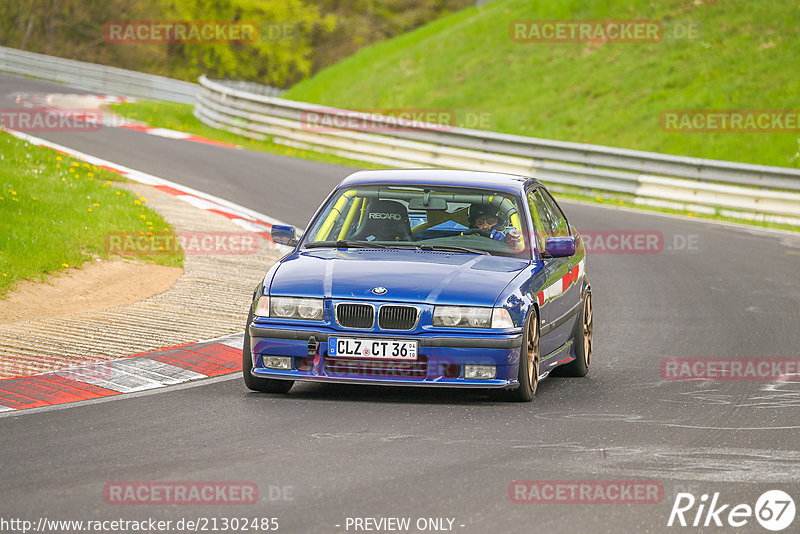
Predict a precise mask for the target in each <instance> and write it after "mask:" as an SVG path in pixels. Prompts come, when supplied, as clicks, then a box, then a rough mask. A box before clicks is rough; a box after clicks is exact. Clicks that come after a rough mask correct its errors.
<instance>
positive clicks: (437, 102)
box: [285, 0, 800, 167]
mask: <svg viewBox="0 0 800 534" xmlns="http://www.w3.org/2000/svg"><path fill="white" fill-rule="evenodd" d="M591 4H593V5H591V6H588V7H587V6H585V5H584V2H583V1H581V0H563V1H559V2H536V3H535V4H534V3H533V2H530V1H529V0H500V1H496V2H493V3H489V4H487V5H485V6H483V7H481V8H474V7H473V8H469V9H466V10H464V11H461V12H459V13H456V14H453V15H451V16H448V17H446V18H443V19H440V20H437V21H435V22H433V23H430V24H428V25H426V26H424V27H422V28H420V29H418V30H416V31H414V32H411V33H408V34H405V35H403V36H400V37H398V38H395V39H392V40H389V41H386V42H382V43H379V44H377V45H374V46H371V47H368V48H365V49H363V50H361V51H360V52H358V53H356V54H355V55H353V56H351V57H349V58H347V59H346V60H344V61H342V62H340V63H338V64H336V65H334V66H332V67H330V68H328V69H326V70H323V71H322V72H320V73H318V74H317V75H316V76H314V77H313V78H311V79H309V80H306V81H304V82H301V83H300V84H298V85H296V86H294V87H293V88H292V89H291V90H290V91H289V92H288V93H287V94H286V95H285V96H286V97H287V98H291V99H295V100H303V101H310V102H316V103H320V104H326V105H333V106H338V107H345V108H351V109H375V108H436V109H442V108H444V109H451V110H456V112H457V115H458V116H464V113H466V112H472V113H473V114H483V115H482V116H483V117H488V118H489V129H493V130H497V131H501V132H508V133H516V134H521V135H528V136H533V137H542V138H548V139H559V140H565V141H577V142H587V143H595V144H601V145H610V146H619V147H626V148H634V149H640V150H652V151H657V152H664V153H671V154H681V155H690V156H697V157H706V158H715V159H726V160H734V161H743V162H749V163H762V164H768V165H778V166H787V167H798V166H800V154H798V152H800V146H799V145H800V139H799V138H800V132H799V131H793V132H780V133H765V132H758V133H732V132H716V133H698V132H691V133H687V132H683V131H682V132H680V133H675V132H668V131H665V130H664V129H663V128H662V126H661V118H662V113H663V112H665V111H667V110H706V109H710V110H725V109H739V110H800V100H798V94H800V91H799V89H800V63H798V58H800V6H798V5H797V4H795V3H794V2H772V1H769V0H752V1H748V0H732V1H725V0H718V1H714V0H688V1H687V0H663V1H661V2H657V3H656V2H646V1H640V0H633V1H629V0H605V1H602V2H593V3H591ZM520 19H523V20H573V21H574V20H608V19H617V20H620V19H621V20H632V19H649V20H658V21H662V22H663V23H665V25H666V27H667V31H670V30H672V29H673V28H675V26H676V25H677V26H678V27H681V28H689V29H692V31H695V32H696V33H697V35H696V36H695V37H694V38H674V37H666V38H664V39H662V40H661V41H659V42H645V43H642V42H636V43H631V42H627V43H624V42H606V43H587V42H569V43H536V42H529V43H522V42H516V41H514V40H512V39H511V37H510V34H509V25H510V24H511V23H512V22H513V21H516V20H520ZM473 116H474V115H473Z"/></svg>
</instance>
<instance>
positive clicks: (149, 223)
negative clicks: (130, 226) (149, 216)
mask: <svg viewBox="0 0 800 534" xmlns="http://www.w3.org/2000/svg"><path fill="white" fill-rule="evenodd" d="M145 224H147V226H153V223H151V222H150V221H147V222H146V223H145Z"/></svg>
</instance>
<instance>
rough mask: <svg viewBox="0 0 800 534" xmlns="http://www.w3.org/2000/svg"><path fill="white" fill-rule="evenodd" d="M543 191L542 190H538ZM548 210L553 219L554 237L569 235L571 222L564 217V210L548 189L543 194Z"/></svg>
mask: <svg viewBox="0 0 800 534" xmlns="http://www.w3.org/2000/svg"><path fill="white" fill-rule="evenodd" d="M538 192H541V191H538ZM542 198H543V199H544V203H545V206H547V211H549V212H550V217H551V221H552V223H553V227H552V228H553V236H554V237H569V224H568V223H567V218H566V217H564V212H562V211H561V208H559V207H558V204H556V201H555V200H554V199H553V197H552V196H550V193H549V192H548V191H544V194H543V195H542Z"/></svg>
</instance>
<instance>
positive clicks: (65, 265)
mask: <svg viewBox="0 0 800 534" xmlns="http://www.w3.org/2000/svg"><path fill="white" fill-rule="evenodd" d="M61 266H62V267H69V263H62V264H61Z"/></svg>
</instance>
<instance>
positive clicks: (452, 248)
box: [417, 245, 491, 256]
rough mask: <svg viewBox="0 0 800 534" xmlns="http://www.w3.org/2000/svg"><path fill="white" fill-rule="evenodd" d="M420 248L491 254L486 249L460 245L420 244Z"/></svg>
mask: <svg viewBox="0 0 800 534" xmlns="http://www.w3.org/2000/svg"><path fill="white" fill-rule="evenodd" d="M417 248H418V249H420V250H431V251H433V250H436V251H441V252H467V253H469V254H483V255H484V256H491V254H489V253H488V252H487V251H485V250H478V249H474V248H467V247H459V246H456V245H418V246H417Z"/></svg>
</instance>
